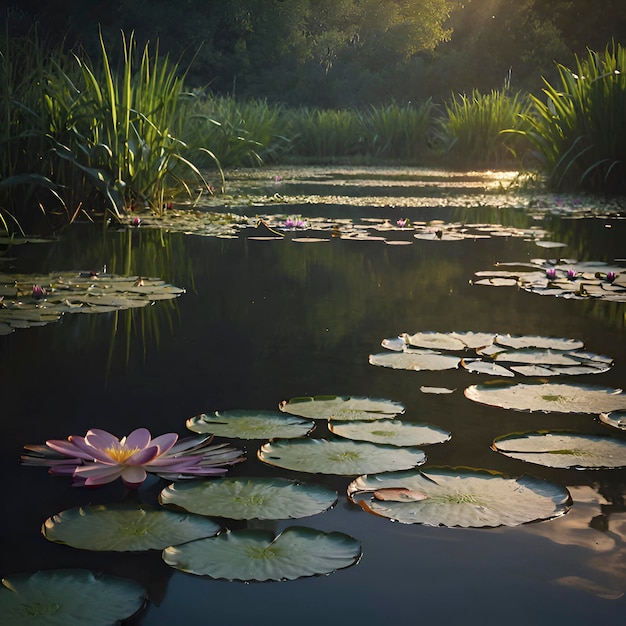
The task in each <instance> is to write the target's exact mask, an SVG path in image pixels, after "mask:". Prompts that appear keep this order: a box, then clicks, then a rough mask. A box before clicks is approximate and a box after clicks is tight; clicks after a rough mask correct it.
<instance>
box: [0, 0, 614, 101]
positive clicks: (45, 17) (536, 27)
mask: <svg viewBox="0 0 626 626" xmlns="http://www.w3.org/2000/svg"><path fill="white" fill-rule="evenodd" d="M0 7H1V8H2V13H1V14H2V16H3V19H4V20H5V22H6V23H7V25H8V29H9V31H10V32H11V33H13V34H16V33H17V34H19V32H20V31H21V32H27V31H28V30H29V29H30V28H31V27H32V25H33V24H34V23H37V24H38V29H39V34H40V36H41V38H42V40H48V41H50V42H51V44H57V43H58V40H59V39H63V41H64V45H65V46H66V47H67V48H68V49H77V48H79V47H80V48H82V49H83V50H84V51H86V53H87V54H89V55H93V56H94V58H97V55H98V50H99V43H98V37H97V32H98V28H97V26H98V25H100V27H101V29H102V32H103V36H104V38H105V41H106V42H107V44H109V46H108V47H109V50H110V52H111V55H112V57H114V56H115V54H116V53H117V54H118V55H120V56H121V49H120V47H119V45H117V44H118V42H119V31H120V30H124V31H125V32H126V33H130V32H131V31H134V32H135V36H136V38H137V41H138V43H139V44H140V45H143V43H145V42H146V41H150V42H151V43H152V44H153V45H154V44H156V42H157V41H158V44H159V51H160V53H161V54H169V55H170V57H171V58H172V60H175V61H180V66H181V67H185V68H187V67H188V66H189V64H190V62H191V60H192V59H193V63H191V68H190V70H189V74H188V77H187V78H188V82H189V83H190V84H192V85H194V86H198V87H201V86H202V87H206V86H207V85H210V87H211V89H212V90H213V92H214V93H216V94H221V95H236V96H237V97H241V98H250V97H252V98H264V99H268V100H269V101H270V102H283V103H286V104H290V105H294V104H297V105H310V106H318V107H326V108H341V107H354V106H364V105H365V106H367V105H371V104H383V103H390V102H399V103H408V102H423V101H425V100H427V99H428V98H433V99H434V100H435V101H441V100H443V99H446V98H448V97H449V96H450V94H451V93H463V92H464V93H469V92H471V91H472V90H474V89H477V90H479V91H481V92H483V93H484V92H487V91H490V90H491V89H494V88H499V87H501V86H502V84H503V82H504V81H505V80H507V79H509V80H510V84H511V86H512V87H513V88H514V89H516V90H517V89H522V90H525V91H530V92H533V93H537V92H538V91H540V89H541V88H542V86H543V85H542V82H541V77H542V76H545V77H547V78H548V79H551V80H553V79H555V78H558V72H557V69H556V66H555V62H558V63H563V64H566V65H567V64H569V63H570V62H571V59H572V57H573V55H574V54H578V55H579V56H581V55H584V54H585V53H586V49H587V48H591V49H594V50H601V49H604V47H605V46H606V44H607V43H608V42H611V41H612V40H613V41H615V42H616V43H621V44H622V45H624V44H626V3H625V2H624V0H575V1H572V0H554V1H551V2H542V1H539V0H463V1H461V0H385V1H384V2H381V1H380V0H47V1H46V0H43V1H42V0H3V1H2V2H0ZM116 51H117V52H116Z"/></svg>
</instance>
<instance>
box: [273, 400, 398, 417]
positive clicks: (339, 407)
mask: <svg viewBox="0 0 626 626" xmlns="http://www.w3.org/2000/svg"><path fill="white" fill-rule="evenodd" d="M280 410H281V411H284V412H285V413H291V414H292V415H300V416H301V417H308V418H311V419H322V420H327V419H333V420H344V421H349V420H377V419H383V418H392V417H395V416H396V415H400V414H402V413H404V407H403V406H402V405H401V404H400V403H399V402H394V401H393V400H382V399H376V398H366V397H350V396H312V397H307V396H304V397H298V398H292V399H291V400H289V401H288V402H282V403H281V405H280Z"/></svg>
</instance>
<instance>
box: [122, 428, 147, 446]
mask: <svg viewBox="0 0 626 626" xmlns="http://www.w3.org/2000/svg"><path fill="white" fill-rule="evenodd" d="M151 440H152V436H151V435H150V431H149V430H148V429H147V428H138V429H137V430H133V432H132V433H130V435H128V436H127V437H126V438H125V440H124V445H125V446H126V447H127V448H139V449H140V450H141V449H143V448H147V447H148V446H149V445H152V444H151V443H150V442H151Z"/></svg>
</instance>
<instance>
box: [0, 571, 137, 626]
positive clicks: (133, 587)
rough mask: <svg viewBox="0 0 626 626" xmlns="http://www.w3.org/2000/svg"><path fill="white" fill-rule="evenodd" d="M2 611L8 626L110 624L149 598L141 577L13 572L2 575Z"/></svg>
mask: <svg viewBox="0 0 626 626" xmlns="http://www.w3.org/2000/svg"><path fill="white" fill-rule="evenodd" d="M2 585H3V587H2V588H0V615H2V622H3V624H6V625H7V626H9V625H11V626H13V625H15V626H18V625H21V624H24V625H27V624H42V625H44V624H45V626H68V625H69V624H89V625H90V626H110V625H111V624H117V623H118V622H119V621H121V620H125V619H127V618H129V617H131V616H132V615H134V614H135V613H136V612H137V611H139V609H141V608H142V606H143V605H144V604H145V602H146V590H145V589H144V588H143V587H142V586H141V585H140V584H139V583H137V582H135V581H133V580H128V579H126V578H118V577H117V576H109V575H105V574H97V573H94V572H90V571H88V570H82V569H64V570H63V569H62V570H45V571H40V572H34V573H32V574H12V575H10V576H6V577H5V578H3V579H2Z"/></svg>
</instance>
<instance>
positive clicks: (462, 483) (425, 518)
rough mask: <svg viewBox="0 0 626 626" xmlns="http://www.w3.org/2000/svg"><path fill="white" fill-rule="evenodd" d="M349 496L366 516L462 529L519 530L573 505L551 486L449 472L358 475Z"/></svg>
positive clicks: (469, 471)
mask: <svg viewBox="0 0 626 626" xmlns="http://www.w3.org/2000/svg"><path fill="white" fill-rule="evenodd" d="M389 490H391V491H389ZM381 493H382V494H383V498H381V497H380V494H381ZM403 493H404V494H406V497H404V496H403V495H402V494H403ZM376 494H378V496H377V495H376ZM384 494H392V497H389V498H385V497H384ZM412 494H420V497H412ZM394 496H397V497H394ZM421 496H425V497H421ZM348 497H349V498H350V500H352V501H353V502H355V503H356V504H359V505H360V506H361V507H362V508H363V509H364V510H365V511H368V512H369V513H374V514H375V515H381V516H382V517H388V518H390V519H392V520H396V521H398V522H402V523H404V524H426V525H428V526H461V527H464V528H482V527H494V526H518V525H520V524H525V523H527V522H533V521H539V520H544V519H551V518H553V517H557V516H559V515H563V514H564V513H566V512H567V511H568V509H569V507H570V506H571V498H570V495H569V492H568V491H567V489H565V488H564V487H561V486H560V485H557V484H554V483H550V482H547V481H543V480H539V479H537V478H533V477H530V476H522V477H520V478H509V477H507V476H505V475H503V474H499V473H496V472H487V471H483V470H472V469H462V470H455V469H453V468H430V469H424V470H422V471H406V472H387V473H384V474H378V475H373V476H367V475H366V476H359V477H358V478H357V479H356V480H354V481H353V482H352V483H350V485H349V486H348Z"/></svg>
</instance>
